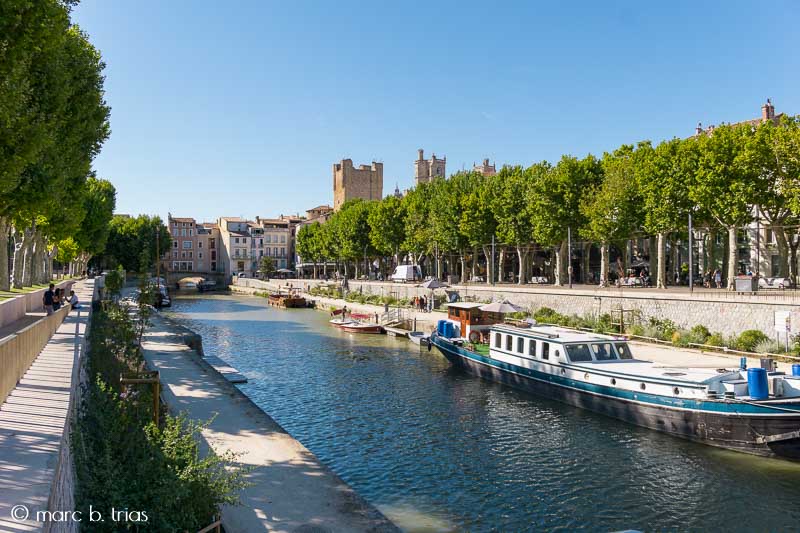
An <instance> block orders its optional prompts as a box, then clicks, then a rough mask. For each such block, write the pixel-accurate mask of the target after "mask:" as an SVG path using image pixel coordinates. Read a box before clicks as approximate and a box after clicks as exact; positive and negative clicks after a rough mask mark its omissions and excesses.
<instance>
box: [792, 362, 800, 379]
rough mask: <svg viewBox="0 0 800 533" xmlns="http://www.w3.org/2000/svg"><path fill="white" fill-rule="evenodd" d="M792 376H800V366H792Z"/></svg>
mask: <svg viewBox="0 0 800 533" xmlns="http://www.w3.org/2000/svg"><path fill="white" fill-rule="evenodd" d="M792 375H793V376H800V365H798V364H794V365H792Z"/></svg>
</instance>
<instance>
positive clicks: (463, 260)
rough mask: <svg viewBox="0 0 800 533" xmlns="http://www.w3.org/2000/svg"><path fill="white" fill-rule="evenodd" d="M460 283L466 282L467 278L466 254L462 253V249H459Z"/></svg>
mask: <svg viewBox="0 0 800 533" xmlns="http://www.w3.org/2000/svg"><path fill="white" fill-rule="evenodd" d="M460 261H461V283H466V282H467V281H468V280H467V256H466V255H464V250H461V257H460Z"/></svg>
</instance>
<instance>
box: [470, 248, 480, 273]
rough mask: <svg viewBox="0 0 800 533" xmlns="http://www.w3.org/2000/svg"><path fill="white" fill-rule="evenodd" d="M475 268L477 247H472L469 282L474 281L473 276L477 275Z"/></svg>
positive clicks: (476, 265) (476, 264)
mask: <svg viewBox="0 0 800 533" xmlns="http://www.w3.org/2000/svg"><path fill="white" fill-rule="evenodd" d="M477 268H478V247H477V246H473V247H472V265H471V268H470V273H469V277H470V280H474V279H475V275H476V274H477Z"/></svg>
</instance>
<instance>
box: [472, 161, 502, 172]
mask: <svg viewBox="0 0 800 533" xmlns="http://www.w3.org/2000/svg"><path fill="white" fill-rule="evenodd" d="M472 170H473V171H475V172H480V173H481V175H483V176H494V175H496V174H497V169H496V168H495V166H494V165H490V164H489V159H488V158H487V159H484V160H483V163H481V164H480V165H473V166H472Z"/></svg>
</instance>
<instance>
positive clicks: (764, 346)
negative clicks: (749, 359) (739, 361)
mask: <svg viewBox="0 0 800 533" xmlns="http://www.w3.org/2000/svg"><path fill="white" fill-rule="evenodd" d="M753 351H754V352H756V353H764V354H767V353H776V354H781V353H785V352H786V346H784V345H783V344H782V343H780V342H778V341H774V340H772V339H767V340H765V341H761V342H759V343H758V344H756V345H755V347H754V348H753Z"/></svg>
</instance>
